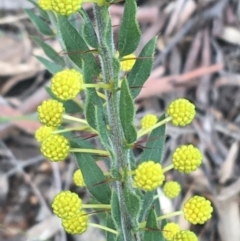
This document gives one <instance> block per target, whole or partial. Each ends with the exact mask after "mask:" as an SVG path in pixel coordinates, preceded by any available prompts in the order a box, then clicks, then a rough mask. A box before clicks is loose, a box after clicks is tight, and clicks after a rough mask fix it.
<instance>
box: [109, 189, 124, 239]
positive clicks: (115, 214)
mask: <svg viewBox="0 0 240 241" xmlns="http://www.w3.org/2000/svg"><path fill="white" fill-rule="evenodd" d="M111 207H112V219H113V221H114V223H115V226H116V228H117V232H118V236H117V238H116V241H124V240H125V239H124V237H123V234H122V232H121V229H120V227H121V226H122V222H121V213H120V205H119V201H118V196H117V194H116V192H115V191H112V198H111Z"/></svg>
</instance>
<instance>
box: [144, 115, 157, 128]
mask: <svg viewBox="0 0 240 241" xmlns="http://www.w3.org/2000/svg"><path fill="white" fill-rule="evenodd" d="M157 120H158V119H157V116H156V115H152V114H148V115H145V116H144V117H143V118H142V119H141V127H142V129H143V130H147V129H148V128H150V127H152V126H154V125H155V124H156V123H157Z"/></svg>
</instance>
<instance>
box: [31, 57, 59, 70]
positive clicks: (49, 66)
mask: <svg viewBox="0 0 240 241" xmlns="http://www.w3.org/2000/svg"><path fill="white" fill-rule="evenodd" d="M35 57H36V58H37V59H38V61H39V62H41V63H42V64H43V65H44V66H45V67H46V69H47V70H48V71H49V72H50V73H51V74H53V75H54V74H56V73H57V72H59V71H61V70H62V67H61V66H60V65H58V64H55V63H53V62H51V61H49V60H48V59H45V58H43V57H41V56H37V55H35Z"/></svg>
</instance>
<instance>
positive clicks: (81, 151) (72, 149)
mask: <svg viewBox="0 0 240 241" xmlns="http://www.w3.org/2000/svg"><path fill="white" fill-rule="evenodd" d="M70 152H80V153H92V154H98V155H103V156H109V152H108V151H104V150H95V149H82V148H71V149H70Z"/></svg>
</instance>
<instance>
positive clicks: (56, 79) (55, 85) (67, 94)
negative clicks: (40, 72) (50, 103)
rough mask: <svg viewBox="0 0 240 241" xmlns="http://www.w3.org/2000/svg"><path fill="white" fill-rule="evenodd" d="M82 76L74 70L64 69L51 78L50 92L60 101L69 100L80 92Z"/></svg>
mask: <svg viewBox="0 0 240 241" xmlns="http://www.w3.org/2000/svg"><path fill="white" fill-rule="evenodd" d="M82 85H83V76H82V74H80V73H79V72H78V71H76V70H75V69H65V70H63V71H60V72H58V73H57V74H55V75H54V76H53V78H52V82H51V90H52V92H53V94H54V95H55V96H56V97H58V98H59V99H60V100H71V99H73V98H75V97H76V96H77V94H78V93H79V92H80V91H81V89H82Z"/></svg>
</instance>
